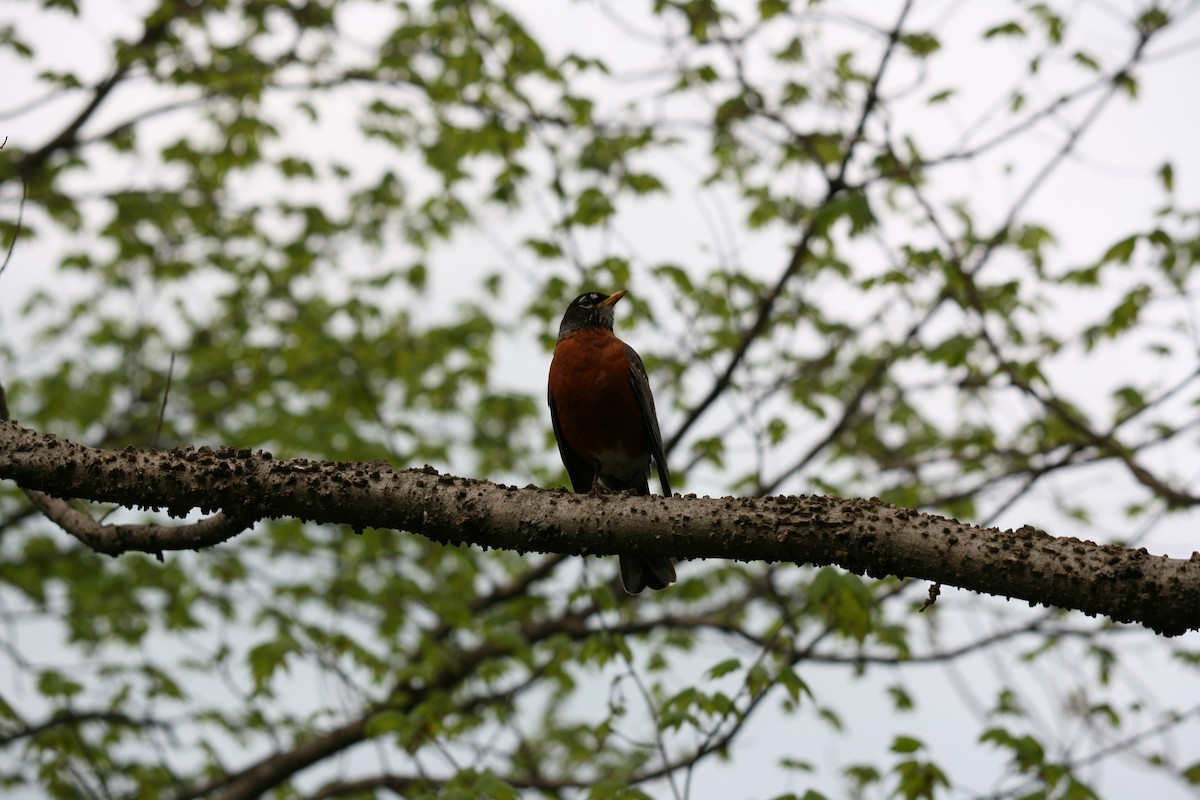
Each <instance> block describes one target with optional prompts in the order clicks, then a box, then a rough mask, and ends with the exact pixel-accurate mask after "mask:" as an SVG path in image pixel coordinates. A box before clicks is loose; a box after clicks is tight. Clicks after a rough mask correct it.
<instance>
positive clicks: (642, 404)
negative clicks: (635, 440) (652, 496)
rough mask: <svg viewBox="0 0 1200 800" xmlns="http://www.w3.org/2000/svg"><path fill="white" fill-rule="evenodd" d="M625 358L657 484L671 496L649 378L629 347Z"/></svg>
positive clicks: (636, 355)
mask: <svg viewBox="0 0 1200 800" xmlns="http://www.w3.org/2000/svg"><path fill="white" fill-rule="evenodd" d="M625 356H626V359H627V360H628V361H629V382H630V384H632V385H633V396H634V397H635V398H637V404H638V408H640V409H641V410H642V419H644V420H645V421H646V436H647V438H649V439H650V455H651V456H653V457H654V463H655V465H657V467H658V482H659V484H660V485H661V486H662V491H663V494H664V495H666V496H667V497H670V496H671V473H670V471H669V470H668V469H667V459H666V457H665V456H664V455H663V442H662V432H661V431H659V429H658V414H657V413H656V412H655V410H654V395H653V394H651V393H650V378H648V377H647V376H646V365H645V364H643V363H642V357H641V356H639V355H638V354H637V351H636V350H634V349H633V348H632V347H630V346H629V345H625Z"/></svg>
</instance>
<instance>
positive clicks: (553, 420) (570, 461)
mask: <svg viewBox="0 0 1200 800" xmlns="http://www.w3.org/2000/svg"><path fill="white" fill-rule="evenodd" d="M546 402H548V403H549V404H550V424H551V425H553V426H554V440H555V441H556V442H558V454H559V456H561V457H562V462H563V465H564V466H565V467H566V468H567V475H569V476H570V478H571V488H572V489H574V490H575V491H576V492H590V491H591V490H592V483H593V482H594V481H595V480H596V472H595V470H594V469H592V466H591V465H590V464H588V463H587V462H586V461H584V460H583V459H582V458H580V457H579V455H578V454H577V453H576V452H575V451H574V450H572V449H571V448H570V447H568V446H567V440H566V439H565V438H564V437H563V432H562V428H561V427H560V426H559V424H558V409H557V408H555V406H554V395H553V394H551V393H550V390H549V389H547V390H546Z"/></svg>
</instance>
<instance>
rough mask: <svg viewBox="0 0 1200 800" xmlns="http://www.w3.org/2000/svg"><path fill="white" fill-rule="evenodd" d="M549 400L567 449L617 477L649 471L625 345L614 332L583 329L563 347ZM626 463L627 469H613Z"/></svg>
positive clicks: (553, 366)
mask: <svg viewBox="0 0 1200 800" xmlns="http://www.w3.org/2000/svg"><path fill="white" fill-rule="evenodd" d="M550 394H551V395H552V396H553V397H554V406H555V408H556V409H557V410H558V422H559V427H560V428H561V429H562V436H563V439H564V440H565V442H566V445H567V446H568V447H570V448H571V449H572V450H574V451H575V453H577V454H578V455H579V456H580V457H582V458H584V459H586V460H587V461H589V462H591V463H593V464H597V465H599V466H600V467H601V471H602V472H613V473H614V474H621V473H628V472H629V471H630V468H632V467H634V463H635V462H636V465H637V466H636V469H635V470H634V471H635V472H636V471H638V470H640V471H642V472H644V471H645V469H646V466H645V465H646V464H647V463H648V461H649V453H650V443H649V441H648V439H647V437H646V427H645V423H644V421H643V419H642V411H641V409H640V408H639V407H638V404H637V398H636V397H635V396H634V394H633V387H632V386H631V385H630V383H629V361H628V357H627V356H626V354H625V344H624V343H623V342H622V341H621V340H620V339H618V338H617V337H616V336H615V335H614V334H613V333H612V332H611V331H605V330H600V329H584V330H581V331H576V332H575V333H573V334H571V335H570V336H569V337H567V338H566V339H564V340H562V341H561V342H559V343H558V344H557V345H556V346H555V348H554V358H553V360H552V361H551V362H550ZM613 462H626V463H620V464H619V463H613Z"/></svg>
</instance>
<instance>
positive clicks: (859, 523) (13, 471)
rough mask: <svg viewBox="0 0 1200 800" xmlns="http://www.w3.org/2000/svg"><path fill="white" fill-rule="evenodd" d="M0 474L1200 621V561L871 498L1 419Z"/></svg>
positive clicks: (56, 484)
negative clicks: (307, 450)
mask: <svg viewBox="0 0 1200 800" xmlns="http://www.w3.org/2000/svg"><path fill="white" fill-rule="evenodd" d="M0 478H8V479H12V480H15V481H16V482H17V483H19V484H21V485H22V486H24V487H25V488H36V489H38V490H39V491H45V492H48V493H50V494H53V495H57V496H64V497H84V498H88V499H91V500H96V501H103V502H114V503H120V504H122V505H126V506H142V507H158V508H166V509H167V510H168V511H169V512H170V513H173V514H177V515H182V514H185V513H188V512H189V511H191V510H192V509H195V508H199V509H200V510H201V511H204V512H208V511H213V510H216V509H224V511H225V513H226V515H228V516H230V517H233V518H237V519H250V518H263V517H298V518H300V519H305V520H313V521H316V522H323V523H342V524H346V525H350V526H353V527H354V528H358V529H361V528H367V527H378V528H394V529H398V530H408V531H412V532H414V533H419V534H421V535H424V536H426V537H428V538H430V539H432V540H434V541H437V542H442V543H446V544H476V545H479V546H481V547H485V548H492V547H495V548H503V549H510V550H518V551H540V552H552V553H572V554H592V555H613V554H617V553H632V554H637V555H666V554H672V555H675V556H678V557H684V558H732V559H739V560H747V561H748V560H765V561H784V562H794V563H798V564H799V563H811V564H837V565H839V566H841V567H843V568H845V569H848V570H851V571H853V572H856V573H866V574H869V575H876V576H883V575H898V576H901V577H914V578H923V579H928V580H935V581H941V582H942V583H946V584H949V585H953V586H959V587H961V588H964V589H970V590H973V591H977V592H983V593H987V594H994V595H1001V596H1006V597H1016V598H1020V599H1023V600H1028V601H1029V602H1031V603H1042V604H1045V605H1055V606H1061V607H1065V608H1073V609H1077V610H1079V611H1083V612H1085V613H1087V614H1105V615H1107V616H1110V617H1112V618H1113V619H1115V620H1117V621H1120V622H1139V623H1141V624H1143V625H1145V626H1147V627H1149V628H1152V629H1154V630H1155V631H1158V632H1159V633H1163V634H1167V635H1175V634H1180V633H1183V632H1185V631H1187V630H1192V629H1198V628H1200V554H1193V556H1192V558H1191V559H1190V560H1183V559H1172V558H1166V557H1158V556H1151V555H1150V554H1149V553H1147V552H1146V551H1145V550H1129V549H1125V548H1121V547H1116V546H1104V547H1101V546H1099V545H1096V544H1094V543H1091V542H1085V541H1080V540H1078V539H1073V538H1055V537H1052V536H1050V535H1049V534H1046V533H1044V532H1042V531H1039V530H1035V529H1033V528H1030V527H1024V528H1021V529H1018V530H1016V531H1008V532H1002V531H999V530H996V529H983V528H975V527H972V526H970V525H966V524H964V523H961V522H956V521H954V520H950V519H946V518H944V517H939V516H936V515H932V514H921V513H919V512H917V511H913V510H910V509H903V508H896V507H894V506H890V505H887V504H885V503H882V502H880V501H878V500H874V499H872V500H862V499H840V498H833V497H770V498H765V499H750V498H733V497H725V498H716V499H714V498H697V497H694V496H687V497H674V498H663V497H658V496H650V497H629V496H589V495H575V494H571V493H568V492H563V491H545V490H541V489H536V488H534V487H529V488H527V489H524V490H518V489H517V488H516V487H507V486H500V485H497V484H494V483H490V482H488V481H479V480H469V479H464V478H456V477H453V476H450V475H440V474H438V472H437V471H436V470H433V469H432V468H428V467H427V468H425V469H412V470H405V471H402V472H398V471H396V470H394V469H392V467H390V466H389V465H387V464H386V463H383V462H374V463H369V464H367V463H354V462H344V463H334V462H316V461H308V460H304V459H294V460H291V461H278V460H275V459H273V458H272V457H271V456H270V454H267V453H263V452H251V451H250V450H234V449H229V448H219V449H217V450H209V449H207V448H201V449H200V450H192V449H188V450H175V451H171V452H153V451H146V450H137V449H134V448H126V449H124V450H121V451H112V450H98V449H94V448H90V447H85V446H83V445H78V444H74V443H71V442H66V441H63V440H61V439H57V438H55V437H53V436H50V435H47V434H41V433H37V432H35V431H31V430H28V429H25V428H21V427H20V426H18V425H17V424H15V423H11V422H4V423H0ZM144 530H145V531H151V530H153V529H152V528H146V529H144ZM165 530H166V531H168V533H167V534H166V536H168V537H169V535H170V534H169V530H170V529H165ZM651 531H652V532H653V534H652V535H647V532H651ZM101 545H102V546H99V547H97V549H98V550H99V551H101V552H106V553H110V554H114V555H115V554H118V553H123V552H126V551H129V550H141V551H147V552H158V551H162V550H170V549H177V548H178V547H180V546H181V545H180V544H179V543H178V542H174V541H171V540H170V539H169V538H166V539H164V538H154V537H152V536H149V535H147V534H145V533H143V532H140V531H138V530H135V531H134V532H133V535H132V536H130V537H128V538H126V539H124V540H122V539H120V538H118V537H116V536H114V537H112V538H111V539H110V540H107V541H104V542H102V543H101ZM182 546H183V547H194V546H195V545H194V544H188V543H185V544H183V545H182Z"/></svg>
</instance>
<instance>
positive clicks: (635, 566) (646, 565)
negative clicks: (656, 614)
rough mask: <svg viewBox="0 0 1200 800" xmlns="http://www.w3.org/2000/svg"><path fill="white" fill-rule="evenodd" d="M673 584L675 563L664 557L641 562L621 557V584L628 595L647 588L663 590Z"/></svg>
mask: <svg viewBox="0 0 1200 800" xmlns="http://www.w3.org/2000/svg"><path fill="white" fill-rule="evenodd" d="M674 582H675V562H674V561H673V560H672V559H670V558H666V557H659V558H651V559H647V560H644V561H643V560H642V559H638V558H632V557H630V556H621V583H622V584H623V585H624V586H625V591H626V592H628V593H629V594H637V593H638V592H640V591H641V590H642V589H645V588H646V587H647V586H649V587H650V588H651V589H665V588H667V587H668V586H670V585H671V584H672V583H674Z"/></svg>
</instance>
